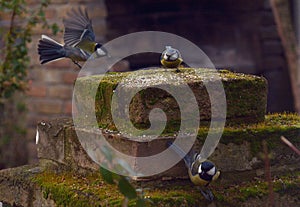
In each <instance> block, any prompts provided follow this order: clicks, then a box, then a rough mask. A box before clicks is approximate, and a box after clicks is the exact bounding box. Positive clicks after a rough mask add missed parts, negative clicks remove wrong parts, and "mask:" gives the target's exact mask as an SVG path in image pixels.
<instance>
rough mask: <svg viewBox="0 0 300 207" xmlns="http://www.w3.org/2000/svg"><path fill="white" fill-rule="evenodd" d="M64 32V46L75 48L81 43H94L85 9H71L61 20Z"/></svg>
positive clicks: (91, 27)
mask: <svg viewBox="0 0 300 207" xmlns="http://www.w3.org/2000/svg"><path fill="white" fill-rule="evenodd" d="M63 23H64V27H65V32H64V42H65V44H66V45H70V46H73V47H75V46H76V45H77V44H78V43H80V42H81V41H91V42H95V34H94V31H93V26H92V21H91V19H90V18H89V16H88V14H87V11H86V9H82V8H79V9H72V10H71V11H70V12H68V14H67V17H66V18H64V20H63Z"/></svg>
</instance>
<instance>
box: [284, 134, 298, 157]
mask: <svg viewBox="0 0 300 207" xmlns="http://www.w3.org/2000/svg"><path fill="white" fill-rule="evenodd" d="M280 139H281V141H283V142H284V143H285V144H286V145H287V146H289V147H290V148H291V149H292V150H293V151H294V152H296V153H297V154H298V155H299V156H300V150H299V149H298V148H297V147H295V145H293V144H292V143H291V142H290V141H289V140H288V139H287V138H285V137H284V136H281V137H280Z"/></svg>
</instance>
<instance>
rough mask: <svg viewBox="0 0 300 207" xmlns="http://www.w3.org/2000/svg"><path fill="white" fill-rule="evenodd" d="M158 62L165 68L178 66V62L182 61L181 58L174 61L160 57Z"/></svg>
mask: <svg viewBox="0 0 300 207" xmlns="http://www.w3.org/2000/svg"><path fill="white" fill-rule="evenodd" d="M160 63H161V64H162V65H163V66H164V67H166V68H178V67H179V66H180V64H181V63H182V59H181V58H178V59H176V60H174V61H167V60H165V59H163V58H162V59H161V60H160Z"/></svg>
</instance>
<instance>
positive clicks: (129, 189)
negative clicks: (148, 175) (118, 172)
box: [118, 177, 137, 199]
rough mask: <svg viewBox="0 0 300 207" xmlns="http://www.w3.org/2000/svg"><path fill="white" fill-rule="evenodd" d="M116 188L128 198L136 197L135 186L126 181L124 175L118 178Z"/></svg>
mask: <svg viewBox="0 0 300 207" xmlns="http://www.w3.org/2000/svg"><path fill="white" fill-rule="evenodd" d="M118 188H119V190H120V192H121V193H122V194H123V195H124V196H125V197H127V198H128V199H135V198H136V197H137V194H136V191H135V188H134V187H133V186H132V185H131V184H130V183H129V182H128V180H127V179H126V178H125V177H122V178H121V179H120V180H119V184H118Z"/></svg>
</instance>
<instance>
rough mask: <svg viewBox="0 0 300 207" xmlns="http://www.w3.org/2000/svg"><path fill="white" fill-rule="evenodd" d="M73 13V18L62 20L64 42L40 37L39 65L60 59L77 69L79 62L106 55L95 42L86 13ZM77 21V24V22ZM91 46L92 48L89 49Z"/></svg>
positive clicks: (44, 36)
mask: <svg viewBox="0 0 300 207" xmlns="http://www.w3.org/2000/svg"><path fill="white" fill-rule="evenodd" d="M72 11H74V12H73V14H74V16H70V15H69V18H73V19H68V18H66V19H64V24H65V32H64V42H65V44H64V45H63V44H60V43H58V42H56V41H55V40H53V39H51V38H50V37H48V36H46V35H42V38H41V39H40V40H39V44H38V53H39V55H40V62H41V64H44V63H48V62H51V61H55V60H59V59H61V58H70V59H71V60H72V61H73V62H74V63H75V64H76V65H77V66H78V67H80V68H81V66H80V65H79V64H78V62H79V61H86V60H87V59H88V58H90V57H91V55H93V56H92V58H97V57H102V56H105V55H107V51H106V50H105V49H104V48H103V47H102V45H101V44H99V43H96V42H95V34H94V32H93V27H92V22H91V20H90V19H89V17H88V15H87V11H86V10H84V11H82V10H81V9H79V11H77V12H76V10H72ZM77 21H78V22H77ZM90 46H92V47H90Z"/></svg>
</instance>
